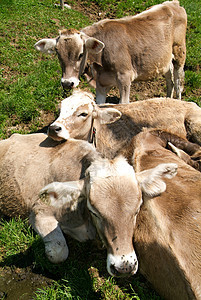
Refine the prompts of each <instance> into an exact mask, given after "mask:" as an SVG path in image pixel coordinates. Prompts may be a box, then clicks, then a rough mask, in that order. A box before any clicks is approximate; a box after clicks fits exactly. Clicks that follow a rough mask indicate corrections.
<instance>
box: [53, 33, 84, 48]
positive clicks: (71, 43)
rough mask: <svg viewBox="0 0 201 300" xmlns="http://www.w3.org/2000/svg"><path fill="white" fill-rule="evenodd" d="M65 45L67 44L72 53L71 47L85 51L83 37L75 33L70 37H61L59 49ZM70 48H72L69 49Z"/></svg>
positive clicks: (58, 44) (58, 43)
mask: <svg viewBox="0 0 201 300" xmlns="http://www.w3.org/2000/svg"><path fill="white" fill-rule="evenodd" d="M64 43H65V44H66V43H67V47H68V50H69V51H71V50H72V49H71V47H72V48H74V47H75V46H76V47H78V48H81V49H83V40H82V39H81V36H80V34H79V33H74V34H70V35H60V37H59V39H58V42H57V47H58V48H59V47H60V46H61V47H62V45H64ZM69 47H70V48H69Z"/></svg>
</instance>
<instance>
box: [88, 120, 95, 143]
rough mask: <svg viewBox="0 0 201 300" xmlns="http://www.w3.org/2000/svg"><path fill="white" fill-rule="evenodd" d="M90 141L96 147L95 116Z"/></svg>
mask: <svg viewBox="0 0 201 300" xmlns="http://www.w3.org/2000/svg"><path fill="white" fill-rule="evenodd" d="M88 142H89V143H91V144H92V145H93V146H94V147H95V148H96V128H95V126H94V118H92V121H91V128H90V132H89V138H88Z"/></svg>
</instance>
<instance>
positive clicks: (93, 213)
mask: <svg viewBox="0 0 201 300" xmlns="http://www.w3.org/2000/svg"><path fill="white" fill-rule="evenodd" d="M89 211H90V213H91V214H92V215H94V216H95V217H96V218H99V216H98V215H97V214H95V212H93V211H92V210H90V209H89Z"/></svg>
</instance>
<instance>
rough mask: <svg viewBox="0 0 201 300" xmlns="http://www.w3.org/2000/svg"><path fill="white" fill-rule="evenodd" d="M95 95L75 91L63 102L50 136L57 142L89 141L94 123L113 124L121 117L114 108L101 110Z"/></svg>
mask: <svg viewBox="0 0 201 300" xmlns="http://www.w3.org/2000/svg"><path fill="white" fill-rule="evenodd" d="M93 98H94V97H93V95H92V94H89V93H86V92H83V91H75V92H74V93H73V95H72V96H70V97H68V98H66V99H64V100H63V101H62V102H61V109H60V116H59V117H58V119H57V120H56V121H55V122H53V123H52V124H51V125H50V126H49V128H48V135H49V137H51V138H52V139H54V140H56V141H60V140H63V139H64V140H68V139H69V138H76V139H83V140H87V139H88V137H89V135H90V130H91V129H92V121H93V120H94V119H95V120H96V122H100V123H101V124H109V123H113V122H115V121H116V120H118V119H119V118H120V117H121V113H120V112H119V111H118V110H117V109H114V108H104V109H99V108H98V106H97V105H96V104H95V102H94V99H93Z"/></svg>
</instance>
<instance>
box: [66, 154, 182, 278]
mask: <svg viewBox="0 0 201 300" xmlns="http://www.w3.org/2000/svg"><path fill="white" fill-rule="evenodd" d="M176 172H177V165H176V164H160V165H158V166H157V167H155V168H153V169H149V170H146V171H143V172H141V173H138V174H136V173H135V171H134V169H133V168H132V167H131V166H130V165H129V164H128V163H127V161H126V160H125V158H124V157H122V156H119V157H117V158H115V159H114V160H112V161H109V160H108V159H101V158H98V159H96V160H95V161H94V162H93V163H92V164H91V166H90V167H89V168H88V169H87V172H86V177H85V184H84V187H81V188H79V184H77V188H78V190H79V191H78V194H79V195H80V194H82V196H83V197H84V196H85V197H86V198H87V207H88V210H89V211H90V213H91V216H92V218H93V222H94V225H95V227H96V229H97V232H98V233H99V236H100V238H101V239H102V241H103V243H104V245H105V246H106V248H107V270H108V272H109V273H110V274H111V275H112V276H126V275H127V276H128V275H133V274H135V273H136V272H137V269H138V260H137V256H136V254H135V250H134V247H133V234H134V229H135V224H136V218H137V214H138V213H139V211H140V206H141V204H142V198H143V199H145V200H148V199H150V198H153V197H155V196H158V195H160V194H161V193H162V192H164V191H165V189H166V184H165V182H164V181H163V177H166V178H172V177H173V176H175V175H176ZM60 184H61V185H62V184H63V183H60ZM71 185H72V183H71V182H66V183H65V188H64V189H65V193H66V194H70V195H71V193H72V186H71ZM61 190H62V189H61Z"/></svg>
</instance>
